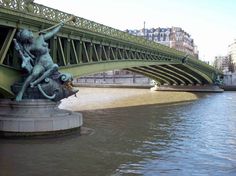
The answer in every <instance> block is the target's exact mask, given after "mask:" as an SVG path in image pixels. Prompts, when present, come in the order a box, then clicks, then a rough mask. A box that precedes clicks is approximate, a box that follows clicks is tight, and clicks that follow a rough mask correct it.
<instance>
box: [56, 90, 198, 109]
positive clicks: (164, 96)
mask: <svg viewBox="0 0 236 176" xmlns="http://www.w3.org/2000/svg"><path fill="white" fill-rule="evenodd" d="M197 99H198V97H197V95H196V94H194V93H190V92H166V91H150V89H135V88H132V89H129V88H122V89H117V88H91V87H89V88H88V87H81V88H79V92H78V93H77V97H75V96H71V97H69V98H67V99H64V100H63V101H62V103H61V104H60V106H59V107H60V108H63V109H68V110H72V111H85V110H96V109H107V108H118V107H129V106H140V105H147V104H149V105H150V104H168V103H180V102H186V101H194V100H197Z"/></svg>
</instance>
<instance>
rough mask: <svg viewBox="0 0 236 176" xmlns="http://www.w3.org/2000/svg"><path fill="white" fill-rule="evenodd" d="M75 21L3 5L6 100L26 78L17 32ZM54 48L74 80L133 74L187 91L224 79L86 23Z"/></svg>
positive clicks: (25, 2)
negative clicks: (110, 72)
mask: <svg viewBox="0 0 236 176" xmlns="http://www.w3.org/2000/svg"><path fill="white" fill-rule="evenodd" d="M70 16H71V14H68V13H64V12H62V11H59V10H56V9H52V8H49V7H46V6H43V5H40V4H36V3H34V2H33V0H0V98H9V97H12V96H13V93H12V92H11V88H10V87H11V85H12V84H13V83H14V82H15V81H17V80H19V79H20V76H21V74H20V59H18V56H17V53H16V51H15V50H14V45H13V42H12V40H13V38H14V37H15V35H16V32H17V30H18V29H21V28H27V29H29V30H32V31H33V32H38V31H41V30H43V29H45V28H48V27H50V26H52V25H55V24H57V23H59V22H61V21H65V20H66V19H68V18H69V17H70ZM48 43H49V48H50V54H51V56H52V58H53V61H54V62H55V63H57V64H58V65H59V66H60V71H61V72H68V73H71V74H72V75H73V76H74V77H79V76H85V75H88V74H92V73H98V72H103V71H108V70H113V69H127V70H130V71H133V72H136V73H140V74H143V75H145V76H147V77H150V78H152V79H154V80H155V81H156V82H157V83H158V84H160V85H180V86H181V85H208V84H214V83H215V81H216V80H217V78H218V76H219V75H221V73H220V72H219V71H217V70H216V69H214V68H213V67H211V66H209V65H207V64H205V63H203V62H201V61H199V60H197V59H196V58H194V57H193V56H186V54H185V53H183V52H180V51H177V50H175V49H171V48H169V47H166V46H163V45H160V44H157V43H155V42H152V41H149V40H146V39H144V38H142V37H137V36H133V35H130V34H128V33H126V32H123V31H120V30H117V29H114V28H111V27H108V26H105V25H102V24H99V23H96V22H93V21H89V20H87V19H84V18H81V17H76V22H75V23H74V22H69V23H67V24H66V25H65V26H64V27H63V28H62V29H61V31H60V32H59V33H58V34H57V36H55V37H54V38H53V39H51V40H49V41H48Z"/></svg>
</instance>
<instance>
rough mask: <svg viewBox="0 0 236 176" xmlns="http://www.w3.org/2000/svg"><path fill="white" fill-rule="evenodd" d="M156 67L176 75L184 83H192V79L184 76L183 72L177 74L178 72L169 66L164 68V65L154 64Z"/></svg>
mask: <svg viewBox="0 0 236 176" xmlns="http://www.w3.org/2000/svg"><path fill="white" fill-rule="evenodd" d="M155 67H156V68H159V69H162V70H165V71H167V72H169V73H172V74H173V75H176V76H178V77H179V78H180V79H181V80H182V81H184V82H185V84H193V81H192V80H191V79H189V78H188V77H186V76H184V75H183V74H179V73H178V72H175V71H174V70H171V69H169V68H166V67H165V66H164V65H158V66H157V65H155Z"/></svg>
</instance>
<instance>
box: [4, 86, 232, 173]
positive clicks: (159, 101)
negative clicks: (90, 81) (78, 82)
mask: <svg viewBox="0 0 236 176" xmlns="http://www.w3.org/2000/svg"><path fill="white" fill-rule="evenodd" d="M83 93H84V94H83ZM92 97H94V98H92ZM145 97H146V98H145ZM86 103H87V104H86ZM61 108H66V109H72V110H78V111H80V112H82V113H83V116H84V129H83V130H82V132H83V131H86V129H87V132H88V133H87V134H82V135H81V136H79V135H76V134H74V135H70V136H65V137H59V138H51V139H34V140H29V139H24V140H22V139H21V140H20V139H18V140H16V139H14V140H13V139H1V140H0V176H43V175H44V176H47V175H48V176H123V175H124V176H126V175H127V176H133V175H145V176H158V175H168V176H169V175H173V176H175V175H181V176H182V175H184V176H185V175H186V176H189V175H201V176H202V175H209V176H212V175H217V176H218V175H219V176H222V175H226V176H228V175H229V176H231V175H232V176H234V175H236V92H224V93H215V94H213V93H212V94H210V93H209V94H205V93H201V94H192V93H177V92H168V93H167V92H150V91H149V90H138V89H127V90H126V89H86V88H83V89H82V90H81V92H80V93H79V94H78V98H75V97H72V98H69V99H67V100H65V101H64V102H63V103H62V105H61Z"/></svg>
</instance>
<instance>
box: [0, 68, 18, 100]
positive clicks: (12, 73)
mask: <svg viewBox="0 0 236 176" xmlns="http://www.w3.org/2000/svg"><path fill="white" fill-rule="evenodd" d="M6 75H7V76H6ZM19 76H20V73H19V71H17V70H14V69H12V68H9V67H6V66H3V65H0V81H1V84H0V98H5V97H14V94H13V93H12V92H11V89H10V87H11V85H12V84H13V83H14V82H16V81H18V80H19Z"/></svg>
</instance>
